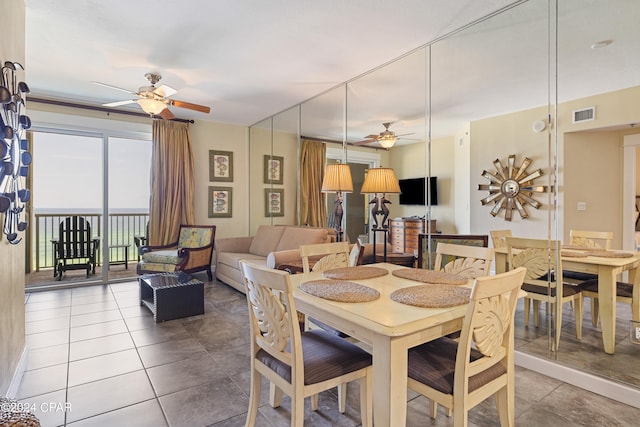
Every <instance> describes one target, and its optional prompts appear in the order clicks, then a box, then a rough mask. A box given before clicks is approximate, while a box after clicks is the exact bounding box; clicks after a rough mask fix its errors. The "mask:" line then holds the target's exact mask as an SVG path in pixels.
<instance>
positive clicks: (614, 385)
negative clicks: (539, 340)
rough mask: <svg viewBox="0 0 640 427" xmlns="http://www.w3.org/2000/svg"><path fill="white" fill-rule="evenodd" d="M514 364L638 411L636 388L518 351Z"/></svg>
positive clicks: (639, 406) (639, 396)
mask: <svg viewBox="0 0 640 427" xmlns="http://www.w3.org/2000/svg"><path fill="white" fill-rule="evenodd" d="M515 364H516V365H517V366H521V367H523V368H527V369H530V370H532V371H535V372H538V373H540V374H542V375H546V376H548V377H551V378H556V379H558V380H560V381H562V382H565V383H567V384H571V385H574V386H576V387H580V388H582V389H585V390H588V391H590V392H592V393H596V394H599V395H601V396H604V397H607V398H609V399H613V400H616V401H618V402H622V403H624V404H626V405H629V406H633V407H635V408H639V409H640V389H638V388H635V387H631V386H627V385H624V384H621V383H618V382H615V381H611V380H609V379H606V378H603V377H599V376H597V375H593V374H589V373H587V372H584V371H580V370H577V369H573V368H570V367H568V366H563V365H561V364H559V363H556V362H554V361H553V360H548V359H542V358H539V357H536V356H532V355H530V354H525V353H522V352H519V351H516V352H515Z"/></svg>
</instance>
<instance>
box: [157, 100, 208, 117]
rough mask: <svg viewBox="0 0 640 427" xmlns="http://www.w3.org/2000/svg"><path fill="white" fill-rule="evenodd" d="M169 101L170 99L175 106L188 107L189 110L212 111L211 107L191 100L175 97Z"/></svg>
mask: <svg viewBox="0 0 640 427" xmlns="http://www.w3.org/2000/svg"><path fill="white" fill-rule="evenodd" d="M167 101H169V104H170V105H173V106H174V107H179V108H188V109H189V110H195V111H199V112H201V113H207V114H208V113H209V112H210V111H211V108H210V107H207V106H204V105H198V104H192V103H190V102H184V101H178V100H175V99H168V100H167Z"/></svg>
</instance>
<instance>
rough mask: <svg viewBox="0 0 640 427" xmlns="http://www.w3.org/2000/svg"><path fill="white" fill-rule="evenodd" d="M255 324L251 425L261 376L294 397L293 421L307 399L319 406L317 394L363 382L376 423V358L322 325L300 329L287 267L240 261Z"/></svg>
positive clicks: (363, 412)
mask: <svg viewBox="0 0 640 427" xmlns="http://www.w3.org/2000/svg"><path fill="white" fill-rule="evenodd" d="M240 265H241V268H242V274H243V277H244V282H245V291H246V298H247V304H248V307H249V318H250V328H251V392H250V397H249V410H248V412H247V421H246V425H247V426H253V425H254V424H255V421H256V415H257V413H258V406H259V404H260V389H261V384H262V377H265V378H266V379H268V380H269V381H270V382H271V383H272V384H274V385H275V386H276V387H277V390H278V392H279V394H280V396H279V397H277V398H276V399H274V400H273V401H272V404H274V407H278V406H280V403H281V402H280V401H281V393H282V392H284V393H286V394H287V395H288V396H290V397H291V425H292V426H302V425H303V421H304V398H305V397H310V396H311V408H312V410H314V411H316V410H317V409H318V396H317V395H318V393H320V392H322V391H325V390H329V389H331V388H333V387H337V386H340V385H342V384H346V383H348V382H351V381H355V380H359V381H360V416H361V422H362V425H363V426H372V425H373V386H372V384H373V383H372V365H371V363H372V358H371V355H370V354H369V353H367V352H366V351H364V350H362V349H361V348H359V347H358V346H356V345H354V344H352V343H350V342H348V341H347V340H344V339H342V338H340V337H337V336H335V335H333V334H331V333H328V332H326V331H323V330H311V331H303V332H301V331H300V325H299V323H298V321H297V315H296V307H295V301H294V298H293V293H292V290H291V280H290V275H289V274H288V273H287V272H284V271H280V270H274V269H268V268H265V267H261V266H257V265H253V264H250V263H248V262H246V261H241V262H240Z"/></svg>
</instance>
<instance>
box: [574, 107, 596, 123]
mask: <svg viewBox="0 0 640 427" xmlns="http://www.w3.org/2000/svg"><path fill="white" fill-rule="evenodd" d="M572 115H573V122H572V123H582V122H588V121H591V120H595V119H596V107H589V108H583V109H581V110H573V112H572Z"/></svg>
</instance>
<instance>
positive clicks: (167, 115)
mask: <svg viewBox="0 0 640 427" xmlns="http://www.w3.org/2000/svg"><path fill="white" fill-rule="evenodd" d="M144 76H145V77H146V78H147V80H149V83H151V86H141V87H140V88H139V89H138V91H137V92H134V91H131V90H128V89H122V88H119V87H117V86H112V85H109V84H106V83H100V82H92V83H94V84H97V85H99V86H104V87H108V88H111V89H116V90H119V91H122V92H126V93H129V94H131V95H136V96H137V98H136V99H127V100H124V101H116V102H109V103H107V104H102V106H103V107H120V106H122V105H127V104H133V103H137V104H138V105H140V108H142V110H143V111H144V112H145V113H147V114H149V115H151V116H159V117H161V118H163V119H173V118H175V116H174V115H173V113H172V112H171V110H169V108H168V107H170V106H174V107H178V108H187V109H189V110H195V111H199V112H201V113H205V114H208V113H209V112H210V111H211V108H210V107H207V106H204V105H198V104H192V103H190V102H184V101H178V100H176V99H170V98H169V97H170V96H172V95H175V94H176V93H178V91H177V90H175V89H174V88H172V87H170V86H167V85H161V86H158V87H156V83H158V82H159V81H160V79H161V78H162V76H161V75H160V74H158V73H147V74H145V75H144Z"/></svg>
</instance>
